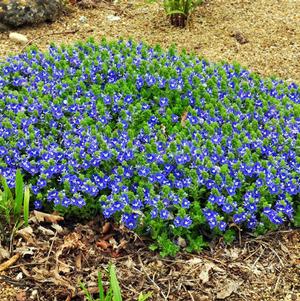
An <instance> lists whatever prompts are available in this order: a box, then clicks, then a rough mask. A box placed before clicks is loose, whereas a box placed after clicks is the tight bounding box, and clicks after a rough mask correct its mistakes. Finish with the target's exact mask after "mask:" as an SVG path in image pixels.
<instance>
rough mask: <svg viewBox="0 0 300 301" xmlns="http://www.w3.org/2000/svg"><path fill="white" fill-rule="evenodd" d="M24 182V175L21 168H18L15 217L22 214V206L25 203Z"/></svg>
mask: <svg viewBox="0 0 300 301" xmlns="http://www.w3.org/2000/svg"><path fill="white" fill-rule="evenodd" d="M23 189H24V183H23V176H22V173H21V171H20V169H18V170H17V173H16V189H15V195H16V198H15V203H14V217H15V218H19V217H20V214H21V208H22V203H23V196H24V191H23Z"/></svg>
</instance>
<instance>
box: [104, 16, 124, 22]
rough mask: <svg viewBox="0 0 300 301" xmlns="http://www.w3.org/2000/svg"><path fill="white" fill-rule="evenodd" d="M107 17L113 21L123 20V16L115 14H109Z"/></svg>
mask: <svg viewBox="0 0 300 301" xmlns="http://www.w3.org/2000/svg"><path fill="white" fill-rule="evenodd" d="M106 18H107V20H108V21H111V22H114V21H120V20H121V17H119V16H115V15H108V16H107V17H106Z"/></svg>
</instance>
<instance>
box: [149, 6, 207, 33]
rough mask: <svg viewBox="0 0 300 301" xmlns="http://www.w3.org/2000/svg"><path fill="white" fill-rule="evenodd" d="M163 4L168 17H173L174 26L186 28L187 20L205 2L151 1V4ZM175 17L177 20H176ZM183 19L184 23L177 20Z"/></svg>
mask: <svg viewBox="0 0 300 301" xmlns="http://www.w3.org/2000/svg"><path fill="white" fill-rule="evenodd" d="M154 1H155V2H158V3H162V5H163V6H164V9H165V12H166V14H167V16H170V17H171V23H172V25H175V26H179V27H184V26H185V25H186V20H187V18H188V17H189V16H190V15H191V14H192V13H193V11H194V10H195V9H196V8H197V7H198V6H199V5H200V4H202V3H203V0H163V1H161V0H150V2H154ZM174 17H175V18H174ZM178 17H179V18H180V17H183V23H181V21H180V20H176V19H177V18H178Z"/></svg>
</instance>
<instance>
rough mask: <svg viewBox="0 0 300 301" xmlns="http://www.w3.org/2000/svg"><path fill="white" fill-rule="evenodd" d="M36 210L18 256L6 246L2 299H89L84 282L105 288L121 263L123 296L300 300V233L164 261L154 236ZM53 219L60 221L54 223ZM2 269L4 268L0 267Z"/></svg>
mask: <svg viewBox="0 0 300 301" xmlns="http://www.w3.org/2000/svg"><path fill="white" fill-rule="evenodd" d="M41 214H42V213H39V212H34V214H33V216H32V218H31V219H30V224H29V226H28V227H26V228H23V229H21V230H19V231H18V232H17V233H16V236H15V239H14V241H13V243H12V250H13V252H12V254H11V255H9V256H8V245H7V244H6V247H2V248H1V247H0V259H1V254H2V255H3V254H6V257H7V258H2V260H0V264H1V261H3V262H4V263H2V266H3V265H5V264H6V262H8V261H9V260H10V259H9V257H10V258H11V257H13V256H16V254H18V255H17V257H18V258H17V260H16V262H14V263H10V264H8V265H7V266H6V268H5V270H3V271H2V272H0V295H1V301H5V300H6V301H26V300H40V301H50V300H58V301H60V300H62V301H71V300H78V301H79V300H84V299H83V298H84V294H83V292H82V291H81V289H80V286H79V284H80V282H83V283H85V285H86V286H87V287H88V289H89V291H90V292H91V293H97V274H98V272H99V271H100V272H101V273H102V274H103V277H104V285H107V276H106V274H105V271H106V270H107V268H108V264H109V262H113V263H114V264H115V265H116V267H117V274H118V278H119V281H120V285H121V288H122V295H123V300H125V301H126V300H137V299H138V295H139V294H140V293H141V292H143V293H147V292H151V293H152V298H150V299H148V300H153V301H160V300H170V301H173V300H174V301H180V300H182V301H186V300H191V301H210V300H230V301H240V300H249V301H250V300H254V301H255V300H257V301H259V300H265V301H273V300H274V301H275V300H276V301H277V300H284V301H296V300H299V298H300V281H299V280H300V231H299V229H298V230H296V229H295V230H282V231H278V232H274V233H269V234H267V235H265V236H262V237H256V238H255V237H251V236H249V235H243V236H242V241H241V242H239V243H238V242H236V243H235V244H233V245H232V246H230V247H229V246H225V245H224V243H223V241H222V240H219V241H215V242H213V244H212V246H211V249H210V250H204V251H203V252H202V253H201V254H199V255H192V254H188V253H181V254H178V256H176V258H162V257H160V256H159V255H158V254H157V253H154V252H152V251H149V249H148V245H149V241H147V239H145V238H141V237H138V236H136V235H135V234H133V233H131V232H128V231H127V230H125V229H124V228H120V227H115V226H114V225H113V224H109V223H106V224H104V225H103V224H102V223H101V221H100V220H93V221H91V222H89V223H87V224H75V225H72V224H71V225H70V224H67V223H65V222H64V221H60V219H56V218H54V219H50V220H48V219H47V220H43V219H41V218H40V217H41ZM49 221H52V222H49ZM0 267H1V265H0Z"/></svg>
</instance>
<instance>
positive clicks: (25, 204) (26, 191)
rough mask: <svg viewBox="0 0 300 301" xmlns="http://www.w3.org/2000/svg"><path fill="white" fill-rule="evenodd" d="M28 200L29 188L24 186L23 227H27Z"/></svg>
mask: <svg viewBox="0 0 300 301" xmlns="http://www.w3.org/2000/svg"><path fill="white" fill-rule="evenodd" d="M29 199H30V190H29V187H28V186H26V187H25V191H24V204H23V215H24V223H25V226H28V217H29Z"/></svg>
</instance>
